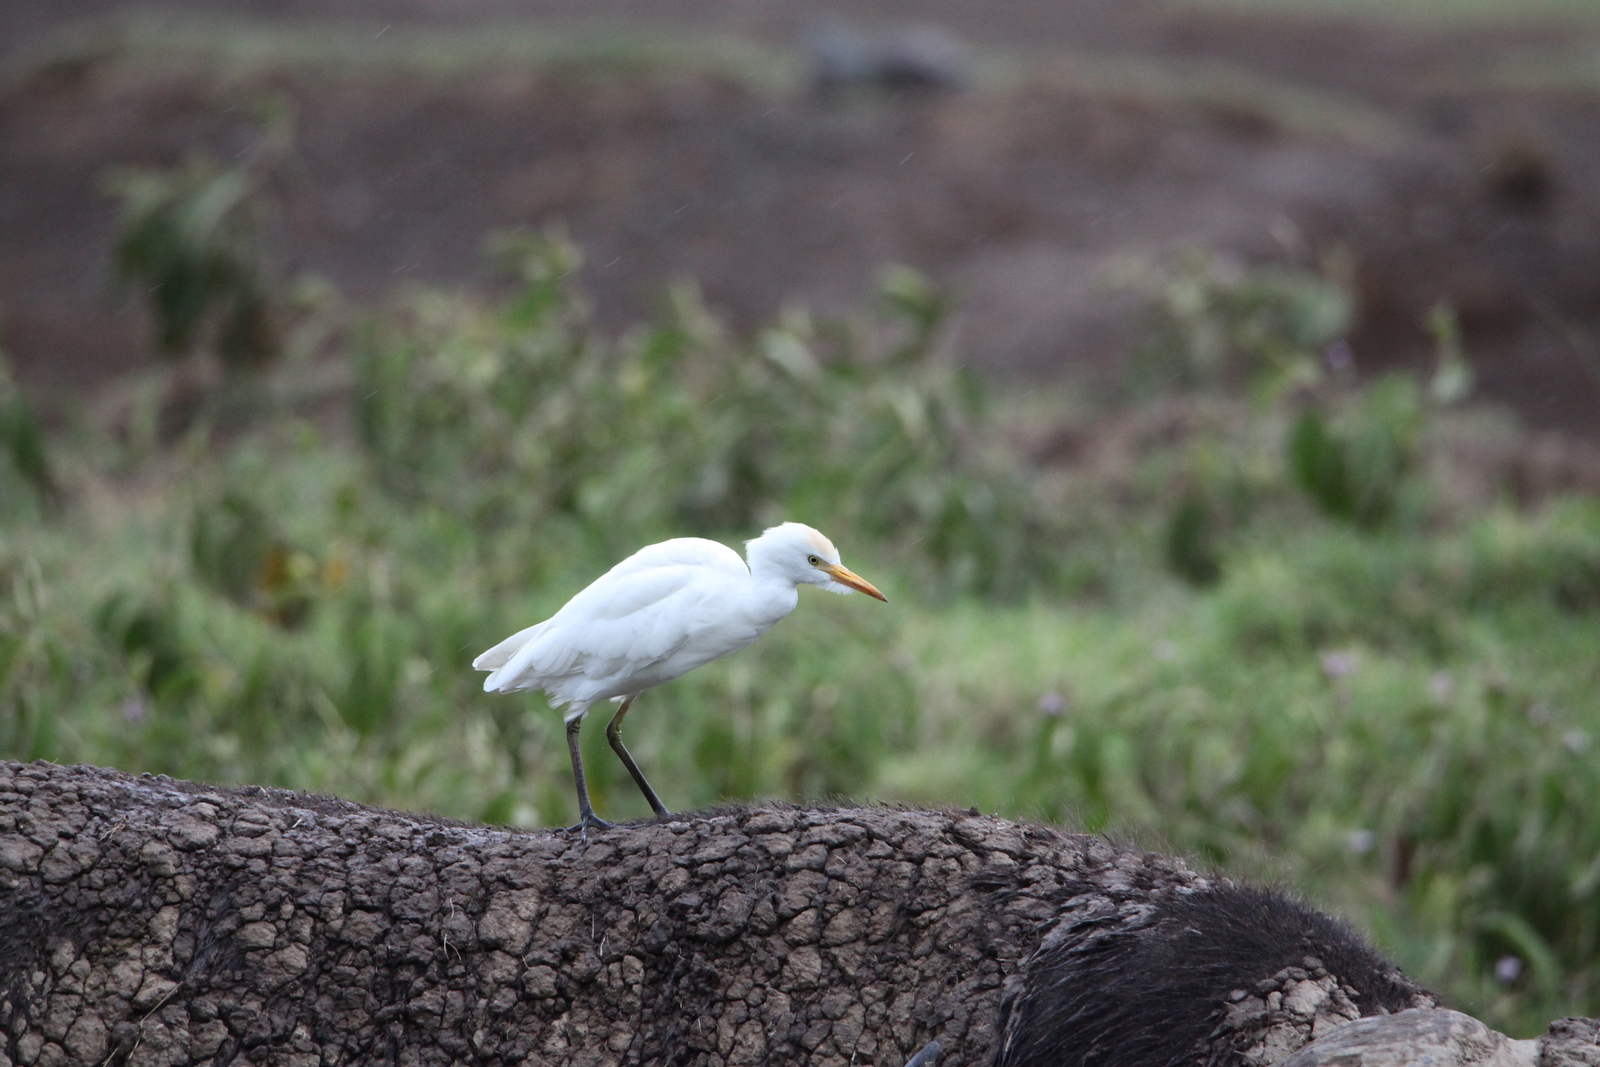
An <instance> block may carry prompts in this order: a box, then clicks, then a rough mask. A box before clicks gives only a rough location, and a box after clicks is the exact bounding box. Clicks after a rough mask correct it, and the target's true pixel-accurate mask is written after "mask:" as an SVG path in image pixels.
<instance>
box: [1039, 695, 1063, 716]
mask: <svg viewBox="0 0 1600 1067" xmlns="http://www.w3.org/2000/svg"><path fill="white" fill-rule="evenodd" d="M1066 710H1067V698H1066V697H1064V696H1062V695H1061V694H1060V693H1058V692H1056V691H1055V690H1054V689H1052V690H1050V692H1048V693H1046V694H1045V695H1044V696H1042V697H1040V698H1039V714H1040V715H1043V716H1044V717H1045V718H1047V719H1058V718H1060V717H1061V713H1062V712H1064V711H1066Z"/></svg>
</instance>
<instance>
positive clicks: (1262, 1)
mask: <svg viewBox="0 0 1600 1067" xmlns="http://www.w3.org/2000/svg"><path fill="white" fill-rule="evenodd" d="M1168 6H1169V7H1170V8H1173V9H1176V10H1180V11H1182V10H1195V9H1200V10H1205V9H1212V10H1216V9H1222V10H1229V9H1232V10H1235V11H1244V12H1249V13H1251V14H1272V15H1279V14H1286V15H1311V16H1318V17H1332V18H1338V19H1352V20H1362V21H1393V22H1402V23H1407V24H1410V25H1417V26H1424V27H1440V28H1451V27H1459V26H1483V25H1505V24H1534V25H1538V24H1547V23H1572V22H1576V23H1580V24H1585V23H1592V22H1595V21H1596V20H1597V19H1600V8H1597V6H1596V5H1595V4H1594V2H1593V0H1168Z"/></svg>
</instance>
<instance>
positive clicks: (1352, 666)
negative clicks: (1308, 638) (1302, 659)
mask: <svg viewBox="0 0 1600 1067" xmlns="http://www.w3.org/2000/svg"><path fill="white" fill-rule="evenodd" d="M1357 666H1358V664H1357V662H1356V654H1355V653H1354V652H1326V653H1323V656H1322V673H1323V674H1325V675H1327V676H1328V677H1329V678H1332V679H1334V680H1338V679H1340V678H1348V677H1349V676H1350V675H1352V674H1354V673H1355V672H1356V667H1357Z"/></svg>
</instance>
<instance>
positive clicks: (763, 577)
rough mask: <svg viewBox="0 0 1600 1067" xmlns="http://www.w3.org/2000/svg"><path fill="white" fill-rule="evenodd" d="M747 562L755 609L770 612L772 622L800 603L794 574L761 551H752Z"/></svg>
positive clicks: (763, 612)
mask: <svg viewBox="0 0 1600 1067" xmlns="http://www.w3.org/2000/svg"><path fill="white" fill-rule="evenodd" d="M748 563H749V566H750V587H751V591H752V592H753V593H754V594H755V601H756V604H757V605H759V606H758V607H757V610H758V611H759V612H761V613H762V614H771V615H772V616H773V621H774V622H776V621H777V620H778V619H781V618H783V617H784V616H785V615H787V614H789V612H791V611H793V610H794V608H795V605H796V604H798V603H800V593H799V591H798V588H797V587H796V584H795V580H794V576H793V575H792V574H790V573H789V572H788V571H787V570H785V569H784V568H783V567H782V566H781V565H779V564H778V563H776V562H775V561H774V560H772V559H771V558H769V557H768V556H767V555H765V554H764V553H762V552H755V551H752V552H751V553H750V558H749V560H748Z"/></svg>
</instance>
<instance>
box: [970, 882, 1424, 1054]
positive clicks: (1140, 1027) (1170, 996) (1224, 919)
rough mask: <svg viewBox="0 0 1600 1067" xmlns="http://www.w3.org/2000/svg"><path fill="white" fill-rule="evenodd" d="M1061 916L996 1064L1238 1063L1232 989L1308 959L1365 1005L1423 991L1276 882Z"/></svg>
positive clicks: (1015, 1000)
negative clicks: (1230, 1016) (1227, 1034)
mask: <svg viewBox="0 0 1600 1067" xmlns="http://www.w3.org/2000/svg"><path fill="white" fill-rule="evenodd" d="M1063 921H1064V922H1065V923H1068V924H1070V926H1069V927H1068V928H1065V929H1063V928H1062V927H1058V928H1057V931H1056V933H1055V934H1053V935H1052V936H1051V937H1049V938H1047V939H1046V942H1045V944H1044V946H1042V947H1041V948H1040V949H1039V951H1038V952H1037V953H1036V954H1035V955H1034V957H1033V959H1032V960H1030V961H1029V963H1028V965H1027V968H1026V972H1025V974H1024V977H1023V984H1022V986H1021V988H1020V989H1019V990H1018V991H1017V993H1016V994H1015V995H1014V996H1012V997H1010V998H1008V1001H1007V1003H1006V1004H1004V1005H1003V1006H1002V1008H1001V1015H1002V1017H1001V1032H1002V1034H1003V1035H1004V1036H1003V1038H1002V1041H1001V1048H1000V1051H999V1053H998V1055H997V1057H996V1067H1076V1065H1084V1067H1090V1065H1092V1067H1166V1065H1170V1064H1202V1063H1204V1064H1227V1063H1237V1062H1240V1060H1239V1057H1238V1056H1237V1055H1234V1054H1232V1049H1231V1047H1229V1046H1227V1045H1226V1044H1225V1043H1219V1042H1217V1041H1216V1038H1217V1037H1218V1036H1219V1034H1220V1033H1221V1024H1222V1022H1223V1020H1224V1018H1225V1016H1226V1009H1227V1003H1228V1000H1229V994H1230V993H1233V992H1234V991H1235V990H1241V989H1242V990H1249V991H1252V992H1255V991H1256V986H1257V983H1259V982H1262V981H1263V980H1264V979H1270V978H1271V977H1272V976H1274V975H1277V974H1279V972H1280V971H1282V970H1283V969H1284V968H1285V967H1302V968H1304V967H1306V965H1307V959H1308V957H1309V959H1310V962H1311V965H1312V966H1313V967H1316V966H1318V965H1320V967H1321V968H1325V969H1326V971H1327V973H1328V974H1330V975H1332V976H1333V977H1334V978H1335V979H1336V980H1337V981H1338V983H1339V986H1340V987H1341V988H1342V989H1343V990H1344V991H1345V993H1346V995H1347V996H1348V997H1349V998H1350V1000H1351V1001H1352V1002H1353V1003H1354V1004H1355V1006H1356V1008H1358V1009H1359V1010H1360V1012H1361V1014H1362V1015H1372V1014H1377V1013H1381V1012H1386V1011H1399V1010H1403V1009H1405V1008H1410V1007H1414V1006H1416V1004H1415V1001H1414V998H1415V997H1417V996H1419V995H1420V996H1426V995H1427V994H1426V992H1425V991H1424V990H1422V989H1421V988H1420V987H1418V986H1416V985H1414V984H1412V983H1411V981H1410V980H1409V979H1407V978H1406V977H1405V975H1403V974H1401V973H1400V971H1399V969H1398V968H1396V967H1395V965H1394V964H1392V963H1390V962H1389V961H1387V960H1385V959H1384V958H1383V957H1382V956H1380V955H1379V954H1378V953H1377V952H1376V951H1375V950H1374V949H1373V948H1372V947H1371V946H1369V945H1368V944H1367V943H1366V941H1365V940H1363V939H1362V938H1361V936H1360V935H1359V934H1357V933H1356V932H1355V931H1354V930H1352V929H1350V927H1348V926H1346V925H1345V924H1344V923H1342V922H1340V921H1339V920H1337V919H1335V918H1333V917H1331V916H1329V915H1324V914H1322V913H1321V912H1318V911H1315V910H1313V909H1312V908H1309V907H1307V906H1306V905H1304V904H1302V903H1300V902H1298V901H1296V900H1293V899H1291V898H1289V897H1287V896H1285V895H1283V894H1282V893H1278V892H1274V891H1272V890H1267V889H1260V888H1254V887H1249V886H1236V885H1230V884H1227V883H1223V884H1218V885H1213V886H1211V887H1209V888H1205V889H1201V890H1197V891H1195V892H1193V893H1186V894H1173V895H1171V896H1168V897H1166V898H1165V899H1163V900H1161V901H1159V902H1158V903H1156V904H1154V905H1153V907H1151V908H1150V909H1148V911H1146V913H1145V914H1144V915H1142V916H1138V917H1135V918H1132V920H1131V921H1130V920H1129V913H1128V912H1126V911H1122V912H1120V913H1119V914H1118V915H1116V916H1108V915H1106V914H1104V913H1101V914H1099V915H1094V916H1085V917H1082V918H1073V917H1067V918H1065V919H1064V920H1063ZM1318 973H1320V971H1318Z"/></svg>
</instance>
